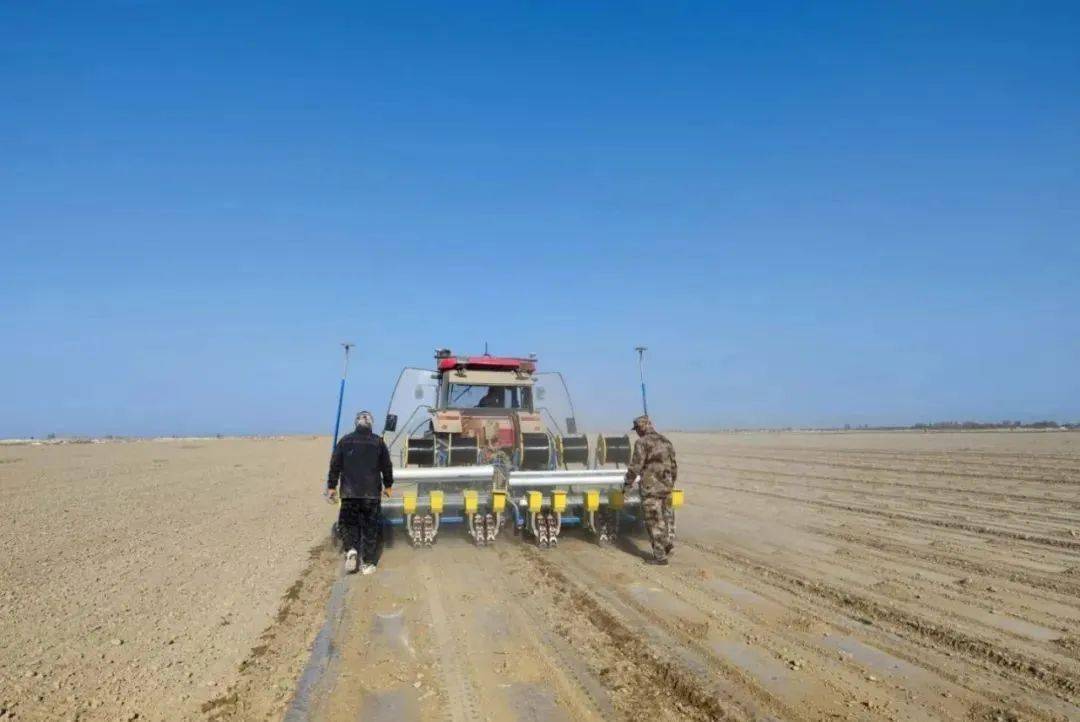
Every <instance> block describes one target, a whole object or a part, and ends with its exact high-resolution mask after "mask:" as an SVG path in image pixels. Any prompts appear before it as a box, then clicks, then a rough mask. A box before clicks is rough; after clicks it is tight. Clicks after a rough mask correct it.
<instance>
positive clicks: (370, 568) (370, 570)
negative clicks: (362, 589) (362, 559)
mask: <svg viewBox="0 0 1080 722" xmlns="http://www.w3.org/2000/svg"><path fill="white" fill-rule="evenodd" d="M360 573H361V574H363V575H365V576H367V575H368V574H374V573H375V565H374V564H361V565H360Z"/></svg>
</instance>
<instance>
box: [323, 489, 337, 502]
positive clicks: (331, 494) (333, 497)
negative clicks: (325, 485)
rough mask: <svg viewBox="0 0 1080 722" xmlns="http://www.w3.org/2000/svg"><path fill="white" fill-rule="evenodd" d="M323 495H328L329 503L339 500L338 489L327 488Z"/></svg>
mask: <svg viewBox="0 0 1080 722" xmlns="http://www.w3.org/2000/svg"><path fill="white" fill-rule="evenodd" d="M323 496H325V497H326V501H327V503H328V504H333V503H335V502H337V489H327V490H326V492H325V493H324V494H323Z"/></svg>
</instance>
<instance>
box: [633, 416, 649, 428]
mask: <svg viewBox="0 0 1080 722" xmlns="http://www.w3.org/2000/svg"><path fill="white" fill-rule="evenodd" d="M650 426H652V421H651V420H649V417H648V416H645V415H644V414H643V415H641V416H639V417H637V418H636V419H634V425H633V427H632V428H633V429H635V430H637V429H647V428H649V427H650Z"/></svg>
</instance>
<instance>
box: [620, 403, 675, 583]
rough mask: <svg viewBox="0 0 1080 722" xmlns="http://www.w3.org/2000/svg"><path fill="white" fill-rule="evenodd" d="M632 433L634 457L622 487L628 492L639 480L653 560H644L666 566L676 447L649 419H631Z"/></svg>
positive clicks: (642, 509) (669, 541)
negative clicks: (636, 437)
mask: <svg viewBox="0 0 1080 722" xmlns="http://www.w3.org/2000/svg"><path fill="white" fill-rule="evenodd" d="M634 431H635V432H636V433H637V435H638V440H637V444H635V445H634V456H633V458H632V459H631V460H630V465H629V466H628V467H626V483H625V485H624V488H625V489H626V490H627V491H629V490H630V488H631V487H632V486H633V484H634V480H635V479H637V478H638V477H641V481H640V483H639V488H640V490H641V514H642V516H643V517H644V520H645V529H646V530H647V531H648V532H649V541H651V542H652V550H653V558H652V559H648V560H646V561H647V562H648V563H649V564H667V563H668V561H667V556H668V554H670V553H671V549H672V547H673V546H674V545H673V544H672V542H671V537H670V536H669V534H668V518H669V516H670V511H671V490H672V489H673V488H674V487H675V481H676V479H677V478H678V475H679V467H678V464H676V463H675V447H674V446H672V445H671V442H670V441H668V440H667V438H666V437H664V436H661V435H660V434H659V433H657V431H656V429H655V428H654V427H653V425H652V422H651V421H650V420H649V417H648V416H639V417H637V418H636V419H634Z"/></svg>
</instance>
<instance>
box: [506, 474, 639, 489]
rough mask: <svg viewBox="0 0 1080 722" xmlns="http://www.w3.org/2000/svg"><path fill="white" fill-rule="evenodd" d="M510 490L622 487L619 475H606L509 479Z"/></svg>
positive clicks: (621, 478) (621, 477) (621, 479)
mask: <svg viewBox="0 0 1080 722" xmlns="http://www.w3.org/2000/svg"><path fill="white" fill-rule="evenodd" d="M507 484H508V486H509V487H510V488H511V489H551V488H557V487H565V488H574V489H576V488H581V487H612V486H622V485H623V476H622V475H621V474H614V475H612V474H608V475H603V476H602V475H597V476H579V477H576V478H574V479H542V478H535V479H515V478H514V477H510V481H509V482H507Z"/></svg>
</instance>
